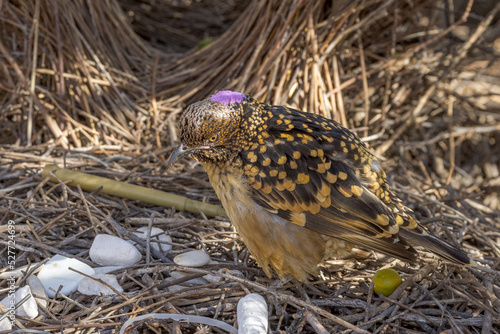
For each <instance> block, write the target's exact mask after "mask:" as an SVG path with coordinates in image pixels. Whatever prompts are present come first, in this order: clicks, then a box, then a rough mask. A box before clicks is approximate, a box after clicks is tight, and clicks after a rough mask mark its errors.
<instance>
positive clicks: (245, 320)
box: [237, 293, 268, 334]
mask: <svg viewBox="0 0 500 334" xmlns="http://www.w3.org/2000/svg"><path fill="white" fill-rule="evenodd" d="M237 316H238V333H239V334H266V333H267V327H268V316H267V304H266V301H265V300H264V298H263V297H262V296H261V295H259V294H256V293H251V294H249V295H246V296H245V297H243V298H241V299H240V301H239V302H238V311H237Z"/></svg>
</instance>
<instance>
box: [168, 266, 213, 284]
mask: <svg viewBox="0 0 500 334" xmlns="http://www.w3.org/2000/svg"><path fill="white" fill-rule="evenodd" d="M189 275H192V274H190V273H187V272H184V271H180V270H176V271H172V272H171V273H170V276H172V278H173V279H179V278H183V277H186V276H189ZM207 283H208V282H207V280H205V279H204V278H202V277H196V278H193V279H190V280H188V281H185V282H182V283H181V284H187V285H203V284H207Z"/></svg>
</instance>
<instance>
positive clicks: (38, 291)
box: [28, 275, 48, 307]
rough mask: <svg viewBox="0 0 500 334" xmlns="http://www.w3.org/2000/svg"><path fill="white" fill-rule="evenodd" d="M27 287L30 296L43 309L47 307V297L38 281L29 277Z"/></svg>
mask: <svg viewBox="0 0 500 334" xmlns="http://www.w3.org/2000/svg"><path fill="white" fill-rule="evenodd" d="M28 285H29V286H30V289H31V294H32V295H33V297H35V300H36V301H37V302H38V303H39V304H40V305H42V306H43V307H47V298H48V296H47V292H45V287H44V286H43V284H42V282H41V281H40V279H39V278H38V277H37V276H35V275H31V276H30V277H29V278H28Z"/></svg>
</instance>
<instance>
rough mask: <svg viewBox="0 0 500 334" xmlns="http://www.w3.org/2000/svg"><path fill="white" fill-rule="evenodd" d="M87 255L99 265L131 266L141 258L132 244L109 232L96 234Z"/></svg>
mask: <svg viewBox="0 0 500 334" xmlns="http://www.w3.org/2000/svg"><path fill="white" fill-rule="evenodd" d="M89 255H90V258H91V259H92V261H93V262H95V263H97V264H100V265H101V266H131V265H133V264H136V263H137V262H139V261H140V260H141V258H142V255H141V253H140V252H139V251H138V250H137V248H135V247H134V246H133V245H131V244H130V243H128V242H127V241H125V240H123V239H120V238H118V237H115V236H113V235H109V234H98V235H96V237H95V239H94V242H93V243H92V246H91V247H90V250H89Z"/></svg>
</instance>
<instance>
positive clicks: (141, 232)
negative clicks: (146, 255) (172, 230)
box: [134, 226, 172, 253]
mask: <svg viewBox="0 0 500 334" xmlns="http://www.w3.org/2000/svg"><path fill="white" fill-rule="evenodd" d="M134 234H135V235H136V236H138V237H139V238H141V239H142V240H146V239H147V234H148V227H147V226H144V227H141V228H139V229H137V232H134ZM150 240H151V247H153V248H154V249H156V250H157V251H161V252H164V253H166V252H168V251H170V250H171V249H172V245H169V244H165V243H158V242H154V241H155V240H158V241H162V242H163V241H165V242H172V238H171V237H170V236H169V235H167V234H165V231H163V230H162V229H161V228H158V227H152V228H151V239H150Z"/></svg>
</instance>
